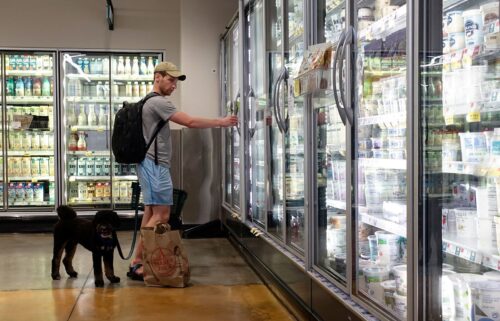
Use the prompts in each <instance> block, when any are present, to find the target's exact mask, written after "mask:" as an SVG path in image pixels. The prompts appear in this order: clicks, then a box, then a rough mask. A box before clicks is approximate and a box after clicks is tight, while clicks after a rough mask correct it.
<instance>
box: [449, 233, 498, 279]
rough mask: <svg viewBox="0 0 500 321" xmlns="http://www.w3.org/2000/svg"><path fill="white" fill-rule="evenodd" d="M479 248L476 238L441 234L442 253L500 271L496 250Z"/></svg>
mask: <svg viewBox="0 0 500 321" xmlns="http://www.w3.org/2000/svg"><path fill="white" fill-rule="evenodd" d="M479 247H480V246H479V245H478V239H477V238H473V239H466V238H464V237H461V236H458V235H452V234H443V252H445V253H447V254H451V255H454V256H458V257H460V258H462V259H465V260H467V261H470V262H473V263H476V264H481V265H483V266H485V267H488V268H490V269H494V270H497V271H500V256H499V255H498V250H497V249H495V248H489V249H484V248H482V249H479Z"/></svg>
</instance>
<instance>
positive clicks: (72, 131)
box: [62, 53, 160, 209]
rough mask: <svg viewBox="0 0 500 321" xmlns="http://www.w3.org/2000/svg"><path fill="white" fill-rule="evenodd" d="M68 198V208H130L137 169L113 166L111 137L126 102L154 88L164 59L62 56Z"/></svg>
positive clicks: (141, 56) (137, 55)
mask: <svg viewBox="0 0 500 321" xmlns="http://www.w3.org/2000/svg"><path fill="white" fill-rule="evenodd" d="M62 57H63V71H64V74H63V79H64V87H63V98H64V99H63V105H62V107H63V110H64V120H63V123H64V124H65V126H64V128H66V132H65V139H64V150H65V156H64V157H65V164H66V166H65V172H66V174H67V177H68V181H67V182H66V183H65V186H66V191H65V195H66V196H65V198H66V199H67V200H68V204H69V205H74V206H83V207H89V206H90V207H110V206H113V207H114V208H118V209H120V208H124V209H125V208H130V206H131V196H132V195H131V185H130V184H131V182H132V181H135V180H137V169H136V166H135V165H121V164H117V163H115V162H114V160H113V158H112V153H111V146H110V141H111V140H110V135H111V130H112V122H113V119H114V116H115V113H116V112H117V111H118V109H120V108H121V106H122V104H123V102H124V101H138V100H139V99H141V98H142V97H144V96H145V95H147V93H149V92H150V91H151V90H152V87H153V73H154V66H155V64H157V63H158V61H159V58H160V57H159V55H143V54H135V55H134V54H128V55H127V54H123V55H122V54H110V55H94V54H90V53H89V54H85V53H84V54H81V53H63V54H62Z"/></svg>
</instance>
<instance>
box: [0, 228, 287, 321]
mask: <svg viewBox="0 0 500 321" xmlns="http://www.w3.org/2000/svg"><path fill="white" fill-rule="evenodd" d="M131 234H132V233H131V232H120V233H119V239H120V242H121V244H122V249H123V251H124V252H125V253H124V254H125V255H126V254H127V253H128V250H129V249H130V243H131ZM183 242H184V245H185V248H186V250H187V252H188V256H189V260H190V267H191V282H190V283H191V285H190V286H189V287H187V288H184V289H174V288H147V287H145V286H144V285H143V283H142V282H138V281H132V280H129V279H128V278H127V277H126V272H127V270H128V262H126V261H123V260H121V259H120V257H119V256H118V253H117V252H116V251H115V274H116V275H117V276H119V277H120V278H121V283H119V284H114V285H111V284H110V283H109V282H108V281H107V279H105V287H104V288H100V289H96V288H95V287H94V276H93V271H92V256H91V253H90V252H88V251H87V250H85V249H84V248H83V247H81V246H79V247H78V250H77V252H76V255H75V259H74V261H73V265H74V267H75V270H76V271H77V272H78V273H79V276H78V278H76V279H69V278H68V277H67V275H66V274H65V272H64V268H63V267H61V271H60V272H61V276H62V277H61V280H58V281H52V279H51V277H50V263H51V259H52V254H51V253H52V235H51V234H0V244H1V247H0V258H1V267H0V320H1V321H24V320H26V321H28V320H29V321H32V320H42V321H52V320H57V321H66V320H69V321H79V320H82V321H83V320H85V321H94V320H95V321H97V320H99V321H102V320H129V321H135V320H147V321H156V320H187V321H191V320H207V321H209V320H238V321H240V320H242V321H245V320H249V321H261V320H295V319H294V318H293V317H292V316H291V315H290V314H289V313H288V312H287V310H286V309H285V308H284V307H283V306H282V305H281V304H280V303H279V302H278V301H277V300H276V298H275V297H274V296H273V295H272V293H271V292H270V291H269V290H268V288H267V287H266V286H265V285H264V284H262V282H261V281H260V279H259V278H258V277H257V276H256V275H255V273H254V272H253V270H252V269H250V268H249V267H248V265H247V264H246V263H245V262H244V260H243V259H242V258H241V257H240V256H239V254H238V253H237V252H236V250H235V249H234V248H233V247H232V245H231V244H230V243H229V241H227V240H226V239H195V240H183Z"/></svg>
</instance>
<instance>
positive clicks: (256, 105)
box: [247, 1, 267, 228]
mask: <svg viewBox="0 0 500 321" xmlns="http://www.w3.org/2000/svg"><path fill="white" fill-rule="evenodd" d="M248 19H249V20H248V22H249V33H248V40H247V41H248V47H249V55H248V66H249V70H250V74H249V78H250V80H249V84H250V88H249V94H248V106H249V115H250V121H249V128H250V148H249V154H250V204H251V211H250V215H251V217H250V219H251V220H252V221H253V222H255V223H257V224H259V225H260V226H261V227H263V228H264V227H265V222H266V221H265V220H266V213H267V210H266V177H265V175H266V171H265V117H264V115H265V107H266V103H267V95H266V89H265V83H266V81H265V51H264V50H265V49H264V45H265V39H264V4H263V1H258V2H256V3H255V5H254V6H253V8H252V9H251V11H250V14H249V16H248Z"/></svg>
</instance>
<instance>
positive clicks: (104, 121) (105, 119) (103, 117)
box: [99, 105, 108, 126]
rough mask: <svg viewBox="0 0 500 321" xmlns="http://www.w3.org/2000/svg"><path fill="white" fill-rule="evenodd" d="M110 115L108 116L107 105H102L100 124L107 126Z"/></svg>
mask: <svg viewBox="0 0 500 321" xmlns="http://www.w3.org/2000/svg"><path fill="white" fill-rule="evenodd" d="M107 122H108V117H107V116H106V105H101V108H99V126H106V125H107Z"/></svg>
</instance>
